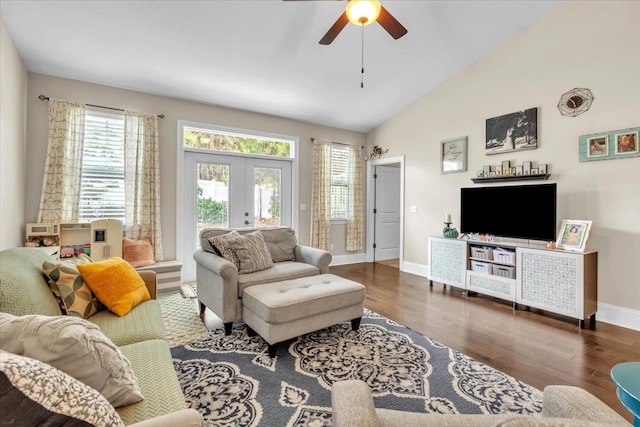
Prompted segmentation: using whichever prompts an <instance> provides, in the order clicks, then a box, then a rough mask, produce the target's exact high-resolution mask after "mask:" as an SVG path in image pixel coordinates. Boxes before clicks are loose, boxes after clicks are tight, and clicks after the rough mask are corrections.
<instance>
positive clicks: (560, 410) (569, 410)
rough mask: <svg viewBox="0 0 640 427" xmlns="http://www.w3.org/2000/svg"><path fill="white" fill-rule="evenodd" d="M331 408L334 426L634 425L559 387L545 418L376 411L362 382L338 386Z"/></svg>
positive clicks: (546, 396)
mask: <svg viewBox="0 0 640 427" xmlns="http://www.w3.org/2000/svg"><path fill="white" fill-rule="evenodd" d="M331 407H332V411H333V425H334V427H345V426H348V427H376V426H384V427H392V426H399V427H413V426H415V427H418V426H419V427H429V426H434V427H436V426H438V427H442V426H446V427H458V426H460V427H463V426H469V427H489V426H501V427H507V426H509V427H525V426H526V427H534V426H562V427H568V426H582V427H587V426H630V424H629V423H628V422H627V421H626V420H625V419H624V418H622V417H621V416H620V415H618V413H617V412H615V411H614V410H613V409H611V408H609V407H608V406H607V405H605V404H604V403H603V402H602V401H601V400H599V399H598V398H597V397H595V396H594V395H592V394H590V393H589V392H587V391H586V390H583V389H581V388H578V387H571V386H559V385H554V386H548V387H546V388H545V389H544V392H543V398H542V414H541V415H542V416H528V415H458V414H456V415H444V414H422V413H415V412H403V411H395V410H390V409H376V407H375V405H374V402H373V397H372V395H371V391H370V390H369V386H367V384H366V383H365V382H363V381H358V380H349V381H339V382H336V383H334V384H333V387H332V389H331Z"/></svg>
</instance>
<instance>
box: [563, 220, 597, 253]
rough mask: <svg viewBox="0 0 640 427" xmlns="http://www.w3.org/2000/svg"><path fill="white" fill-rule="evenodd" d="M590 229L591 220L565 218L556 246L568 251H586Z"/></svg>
mask: <svg viewBox="0 0 640 427" xmlns="http://www.w3.org/2000/svg"><path fill="white" fill-rule="evenodd" d="M590 230H591V221H583V220H579V219H563V220H562V225H561V226H560V232H559V233H558V239H557V240H556V247H557V248H559V249H564V250H566V251H575V252H584V249H585V247H586V246H587V239H589V231H590Z"/></svg>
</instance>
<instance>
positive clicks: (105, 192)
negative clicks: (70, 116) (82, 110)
mask: <svg viewBox="0 0 640 427" xmlns="http://www.w3.org/2000/svg"><path fill="white" fill-rule="evenodd" d="M124 205H125V197H124V117H122V116H116V115H110V114H103V113H98V112H93V111H92V112H89V111H87V113H86V116H85V135H84V145H83V155H82V183H81V189H80V212H79V220H80V222H91V221H94V220H96V219H103V218H116V219H119V220H121V221H123V222H124V219H125V210H124V209H125V208H124Z"/></svg>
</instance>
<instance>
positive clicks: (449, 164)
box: [440, 136, 467, 174]
mask: <svg viewBox="0 0 640 427" xmlns="http://www.w3.org/2000/svg"><path fill="white" fill-rule="evenodd" d="M466 170H467V137H466V136H461V137H459V138H453V139H448V140H446V141H442V142H441V143H440V173H442V174H445V173H458V172H466Z"/></svg>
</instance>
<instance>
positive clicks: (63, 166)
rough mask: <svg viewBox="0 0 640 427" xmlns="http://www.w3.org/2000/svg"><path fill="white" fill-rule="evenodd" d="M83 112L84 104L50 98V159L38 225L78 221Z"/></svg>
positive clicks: (44, 178)
mask: <svg viewBox="0 0 640 427" xmlns="http://www.w3.org/2000/svg"><path fill="white" fill-rule="evenodd" d="M84 113H85V108H84V105H82V104H75V103H71V102H67V101H61V100H59V99H49V136H48V145H47V159H46V162H45V165H44V177H43V179H42V194H41V196H40V210H39V211H38V222H44V223H60V222H71V221H77V220H78V208H79V205H80V183H81V179H82V144H83V141H84Z"/></svg>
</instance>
